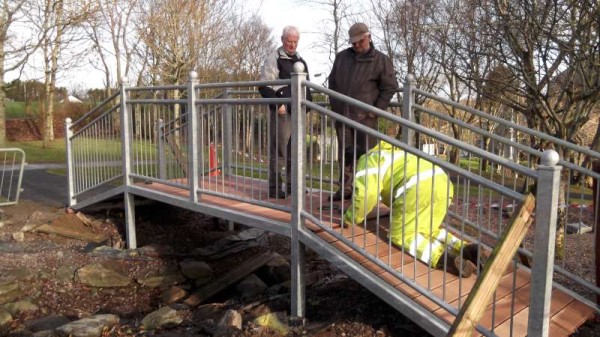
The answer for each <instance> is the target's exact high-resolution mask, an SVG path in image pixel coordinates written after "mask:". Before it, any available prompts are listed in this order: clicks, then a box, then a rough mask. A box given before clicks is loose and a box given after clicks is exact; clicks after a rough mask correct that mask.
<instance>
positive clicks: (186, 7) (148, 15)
mask: <svg viewBox="0 0 600 337" xmlns="http://www.w3.org/2000/svg"><path fill="white" fill-rule="evenodd" d="M234 3H235V1H234V0H231V1H219V0H201V1H191V0H187V1H179V0H164V1H158V0H152V1H144V2H141V3H140V5H141V15H140V17H139V18H138V28H137V29H138V34H139V36H140V38H141V40H142V42H143V43H144V45H145V46H147V51H148V52H149V53H150V54H152V56H151V57H152V58H153V59H154V60H155V61H156V62H157V64H156V66H155V67H151V68H150V70H151V71H154V72H156V74H155V75H156V76H157V77H158V78H159V80H160V82H162V83H169V84H176V83H182V82H184V81H185V80H186V79H187V75H188V72H189V71H191V70H198V71H199V73H200V76H201V77H203V76H205V75H208V74H210V70H211V68H213V67H214V66H215V65H216V64H217V63H218V57H219V56H220V55H221V54H220V50H219V48H218V46H219V44H221V45H222V44H224V43H226V42H227V41H228V40H229V36H227V34H226V33H224V32H227V31H228V29H227V26H228V24H229V23H230V21H231V15H232V9H233V5H234Z"/></svg>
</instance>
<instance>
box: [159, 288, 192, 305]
mask: <svg viewBox="0 0 600 337" xmlns="http://www.w3.org/2000/svg"><path fill="white" fill-rule="evenodd" d="M187 295H188V293H187V291H185V290H183V289H182V288H181V287H171V288H169V289H167V291H165V292H164V293H163V294H162V296H161V299H162V301H163V303H166V304H172V303H175V302H177V301H179V300H182V299H183V298H185V297H186V296H187Z"/></svg>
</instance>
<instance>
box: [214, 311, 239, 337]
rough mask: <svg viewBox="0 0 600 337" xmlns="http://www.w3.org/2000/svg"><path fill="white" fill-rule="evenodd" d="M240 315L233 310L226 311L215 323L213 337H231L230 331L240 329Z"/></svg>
mask: <svg viewBox="0 0 600 337" xmlns="http://www.w3.org/2000/svg"><path fill="white" fill-rule="evenodd" d="M242 323H243V320H242V315H241V314H240V313H239V312H237V311H235V310H231V309H229V310H227V311H225V313H224V314H223V316H222V317H221V319H219V321H218V322H217V327H216V330H215V333H214V335H213V336H214V337H217V336H218V337H225V336H231V335H232V330H241V329H242Z"/></svg>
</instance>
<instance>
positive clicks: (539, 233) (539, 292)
mask: <svg viewBox="0 0 600 337" xmlns="http://www.w3.org/2000/svg"><path fill="white" fill-rule="evenodd" d="M558 160H559V156H558V153H557V152H556V151H554V150H546V151H544V153H543V154H542V156H541V165H540V166H539V167H538V170H537V172H538V180H537V192H536V206H535V208H536V211H535V238H534V240H535V241H534V243H533V244H534V249H533V264H532V268H531V292H530V294H531V295H530V299H529V323H528V326H527V335H528V336H539V337H547V336H548V327H549V311H550V301H551V295H552V275H553V272H554V246H555V240H556V223H557V205H558V194H559V187H560V171H561V169H562V167H561V166H557V165H556V164H557V163H558Z"/></svg>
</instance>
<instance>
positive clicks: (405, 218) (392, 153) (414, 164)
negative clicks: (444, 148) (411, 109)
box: [344, 141, 463, 267]
mask: <svg viewBox="0 0 600 337" xmlns="http://www.w3.org/2000/svg"><path fill="white" fill-rule="evenodd" d="M452 196H453V186H452V183H451V182H450V180H449V179H448V176H447V175H446V173H445V172H444V171H443V170H442V169H441V168H440V167H437V166H435V165H434V164H433V163H431V162H429V161H427V160H425V159H422V158H418V157H417V156H415V155H412V154H410V153H407V152H405V151H403V150H402V149H400V148H398V147H394V146H392V145H391V144H389V143H386V142H384V141H381V142H380V143H379V144H378V145H377V146H375V147H374V148H372V149H371V150H370V151H368V152H367V153H366V154H365V155H363V156H361V157H360V159H359V160H358V163H357V164H356V173H355V176H354V194H353V199H352V200H353V201H352V205H351V206H350V208H348V210H347V211H346V213H345V214H344V222H345V223H346V224H348V225H354V224H360V223H362V222H363V221H365V217H366V215H367V214H369V212H371V211H372V210H373V209H374V208H375V206H377V204H378V203H379V202H382V203H384V204H385V205H387V206H388V207H389V208H390V237H391V241H392V242H393V243H394V244H395V245H397V246H399V247H402V248H404V249H405V251H407V252H408V253H410V254H411V255H413V256H414V257H416V258H417V259H419V260H420V261H422V262H424V263H426V264H428V265H430V266H432V267H436V266H437V264H438V261H439V260H440V257H441V256H442V255H443V253H444V251H445V250H446V249H447V248H450V249H452V250H453V253H455V254H458V253H459V252H460V249H461V246H462V245H463V243H462V241H460V240H458V239H457V238H456V237H454V236H453V235H452V234H451V233H449V232H447V231H446V230H444V229H443V228H440V225H441V224H442V220H443V219H444V217H445V216H446V211H447V209H448V206H449V205H450V202H451V201H452Z"/></svg>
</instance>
